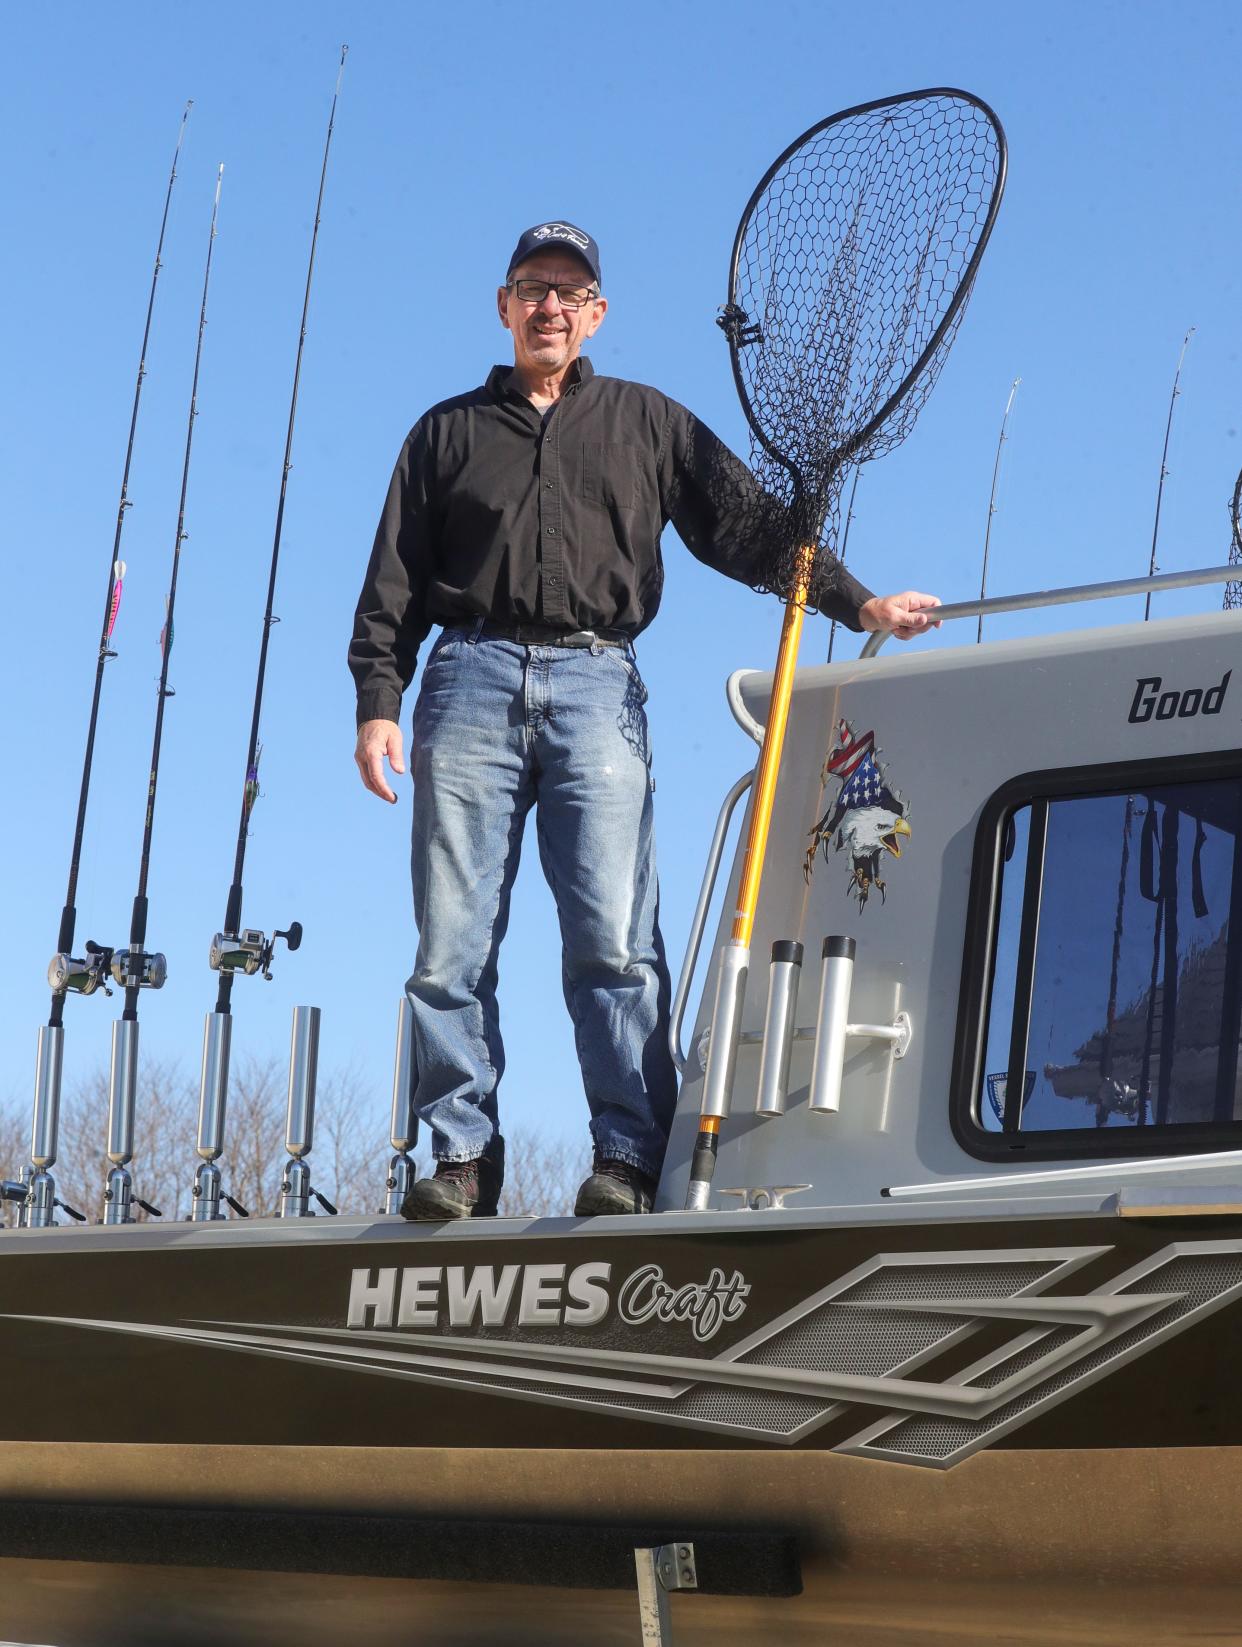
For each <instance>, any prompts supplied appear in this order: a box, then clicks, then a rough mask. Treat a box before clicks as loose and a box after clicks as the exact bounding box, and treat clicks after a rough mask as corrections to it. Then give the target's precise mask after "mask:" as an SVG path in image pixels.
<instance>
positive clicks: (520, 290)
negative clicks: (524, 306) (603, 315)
mask: <svg viewBox="0 0 1242 1647" xmlns="http://www.w3.org/2000/svg"><path fill="white" fill-rule="evenodd" d="M505 290H506V291H515V292H516V293H517V295H518V298H519V301H521V302H522V303H542V302H543V300H544V298H545V297H547V295H548V293H549V292H555V293H556V301H557V302H558V303H559V304H560V306H561V308H562V309H580V308H581V307H582V305H583V304H584V303H589V302H590V301H591V299H592V298H594V297H598V296H599V292H598V291H597V290H596V288H595V287H594V286H553V285H552V284H551V283H550V282H549V281H546V280H510V281H508V282H507V283H506V286H505Z"/></svg>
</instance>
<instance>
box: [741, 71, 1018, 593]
mask: <svg viewBox="0 0 1242 1647" xmlns="http://www.w3.org/2000/svg"><path fill="white" fill-rule="evenodd" d="M1004 178H1005V139H1004V134H1003V132H1002V130H1001V127H1000V123H999V121H998V120H997V118H996V116H995V115H994V114H993V113H992V111H991V110H990V109H989V108H987V106H986V105H985V104H983V103H981V102H979V101H978V100H977V99H976V98H973V97H970V96H968V95H967V94H965V93H963V92H957V91H939V90H938V91H925V92H915V93H910V94H907V95H905V96H902V97H896V98H888V99H885V100H884V101H882V102H877V103H870V104H866V105H863V106H862V107H859V108H855V109H848V110H846V111H845V112H844V113H842V114H838V115H834V116H833V117H832V118H831V119H829V120H826V121H822V122H821V123H820V124H819V125H817V126H814V127H812V129H811V130H810V131H809V132H807V133H806V134H805V135H804V136H803V137H801V138H799V139H798V141H797V142H796V143H795V144H794V145H793V146H792V147H791V148H789V149H788V150H786V152H785V153H784V154H783V155H782V156H781V158H780V159H779V160H777V161H776V163H775V164H774V165H773V166H772V167H771V169H770V170H769V171H768V173H767V175H766V176H765V177H764V179H763V180H762V182H761V183H760V184H759V187H758V188H757V189H756V190H755V192H754V194H753V195H752V197H751V200H750V203H749V204H748V206H747V208H746V211H745V212H744V213H743V216H742V221H741V224H740V225H739V228H738V232H737V239H736V241H735V244H734V249H733V263H732V268H731V270H730V277H729V302H728V304H727V305H726V306H725V308H724V309H723V310H722V312H721V315H720V325H721V326H722V327H723V329H724V331H725V334H726V336H727V337H728V339H729V347H730V353H731V356H732V362H733V373H734V378H735V380H736V383H737V388H738V394H739V395H740V397H741V401H742V406H743V409H744V411H745V413H746V417H747V420H748V422H749V423H750V426H751V430H752V437H753V438H752V442H751V466H752V468H753V470H754V472H755V474H756V476H757V478H758V479H759V481H760V483H761V485H762V487H763V490H764V492H765V494H767V497H768V498H769V499H771V500H774V501H775V503H776V505H778V507H777V508H771V507H770V506H767V513H766V515H765V518H764V520H763V522H762V532H763V541H764V544H765V550H766V553H765V563H764V567H763V571H762V575H761V577H760V578H757V579H756V580H755V584H754V586H755V587H756V588H757V589H764V590H771V591H773V592H774V593H776V594H778V595H780V596H781V597H782V599H786V600H788V599H789V598H791V596H792V595H793V593H794V591H795V590H796V589H797V588H798V587H799V582H800V577H801V576H803V575H806V574H807V573H808V572H809V574H810V577H809V581H810V591H811V594H810V600H811V603H812V604H814V603H815V597H816V592H817V588H820V587H822V585H823V582H824V579H825V578H830V577H831V574H832V572H833V571H834V570H835V565H836V563H835V561H832V560H829V559H828V558H827V557H826V556H823V555H822V554H821V551H822V550H824V549H831V548H832V547H833V545H834V544H835V541H836V535H837V520H838V510H837V505H838V501H839V498H840V492H841V487H842V484H843V481H844V479H845V476H846V474H847V473H848V471H849V468H850V466H851V465H853V464H859V463H863V462H867V461H870V460H871V459H872V458H874V457H877V456H879V455H880V454H881V453H883V452H886V451H889V450H890V449H891V448H892V447H894V446H896V445H897V444H898V443H899V442H900V441H902V440H904V438H905V437H906V435H907V434H908V433H909V431H910V429H911V427H912V426H913V424H914V421H915V418H916V417H917V416H918V413H919V410H920V408H921V407H922V405H923V402H924V401H925V400H926V398H927V396H928V394H929V393H930V392H931V389H932V386H933V384H934V383H935V381H936V378H937V376H938V375H939V373H940V369H941V367H942V366H943V364H944V360H945V357H946V355H947V354H948V351H949V347H950V345H951V344H952V341H953V337H954V334H955V333H956V330H957V326H958V323H959V322H960V320H961V317H962V313H963V307H964V304H965V301H966V298H967V295H968V294H969V290H970V285H971V281H972V279H973V277H974V273H975V270H976V268H977V266H978V262H979V258H980V256H981V255H982V252H983V248H984V245H985V244H986V242H987V238H988V235H989V233H990V231H991V227H992V223H993V220H994V218H995V215H996V211H997V208H998V206H999V204H1000V196H1001V191H1002V189H1003V187H1004ZM817 574H818V576H817Z"/></svg>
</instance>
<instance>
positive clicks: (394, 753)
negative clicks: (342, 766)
mask: <svg viewBox="0 0 1242 1647" xmlns="http://www.w3.org/2000/svg"><path fill="white" fill-rule="evenodd" d="M385 756H387V759H388V764H389V766H391V767H392V769H393V771H394V772H404V771H405V753H404V744H403V742H402V738H401V728H400V727H399V726H398V725H397V723H396V721H363V723H362V725H361V726H360V727H359V728H358V744H357V747H356V748H355V750H354V760H355V761H356V762H357V765H358V775H359V776H360V777H361V779H362V782H363V784H364V785H365V787H366V788H367V789H369V790H370V791H371V793H372V795H378V796H379V798H380V800H381V801H392V802H393V803H394V804H395V803H396V799H397V797H396V795H395V793H394V792H393V791H392V790H391V789H390V788H389V787H388V780H387V779H386V778H385V777H384V758H385Z"/></svg>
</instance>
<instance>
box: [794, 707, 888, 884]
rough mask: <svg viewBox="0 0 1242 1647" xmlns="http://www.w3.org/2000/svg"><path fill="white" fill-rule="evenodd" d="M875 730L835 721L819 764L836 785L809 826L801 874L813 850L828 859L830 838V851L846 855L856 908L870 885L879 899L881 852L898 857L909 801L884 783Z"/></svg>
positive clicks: (811, 863)
mask: <svg viewBox="0 0 1242 1647" xmlns="http://www.w3.org/2000/svg"><path fill="white" fill-rule="evenodd" d="M879 754H880V751H879V750H878V749H877V748H876V745H875V733H874V732H864V733H863V734H862V735H861V737H860V736H858V735H857V734H856V733H855V731H854V729H853V727H852V726H851V725H850V723H849V722H848V721H838V722H837V733H836V742H835V743H834V744H833V746H832V749H831V750H830V751H829V753H828V759H827V760H826V761H825V762H824V770H823V772H822V773H821V774H820V778H821V781H822V782H823V783H824V784H827V783H828V780H829V779H830V778H835V779H836V780H837V783H838V785H839V788H838V790H837V793H836V796H835V798H834V799H833V802H832V804H831V806H829V808H828V810H827V812H825V813H824V815H823V817H822V818H821V819H820V820H819V822H818V823H817V824H816V825H815V827H814V829H812V830H811V844H810V846H809V847H807V850H806V861H805V863H804V864H803V866H802V871H803V874H804V875H805V876H806V878H807V880H808V881H809V880H810V878H811V873H812V871H813V870H814V868H815V854H816V853H817V852H819V851H822V852H823V855H824V862H825V863H827V861H828V846H829V843H830V842H831V844H832V847H833V850H834V851H836V852H841V851H843V850H844V851H846V852H848V853H849V855H850V878H849V891H850V896H851V897H853V898H857V899H858V907H859V909H860V910H862V909H865V908H866V907H867V899H868V898H869V897H870V896H871V892H872V889H873V888H874V889H875V890H876V891H877V892H878V893H879V894H880V901H881V902H883V901H884V893H885V882H884V877H883V875H882V874H881V870H882V868H883V866H884V855H885V853H888V854H889V856H891V857H893V858H900V857H901V842H902V838H903V837H905V838H907V839H908V838H909V835H910V825H909V823H908V822H907V821H906V820H907V819H908V817H909V815H910V805H909V802H908V801H907V800H906V799H905V797H904V796H903V795H902V793H901V791H900V790H899V789H897V788H896V787H895V786H894V785H893V784H892V783H891V782H890V781H889V777H888V773H887V772H886V771H885V769H884V767H883V766H882V765H881V763H880V761H879V758H878V757H879Z"/></svg>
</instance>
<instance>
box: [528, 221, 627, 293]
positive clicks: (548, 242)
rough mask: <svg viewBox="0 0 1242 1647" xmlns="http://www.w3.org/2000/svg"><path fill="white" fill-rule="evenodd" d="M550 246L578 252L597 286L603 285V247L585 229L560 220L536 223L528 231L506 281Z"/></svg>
mask: <svg viewBox="0 0 1242 1647" xmlns="http://www.w3.org/2000/svg"><path fill="white" fill-rule="evenodd" d="M549 246H566V247H568V249H569V250H570V251H571V252H576V253H577V254H578V256H579V257H580V258H581V259H582V261H583V262H584V263H585V264H586V266H587V268H588V269H590V271H591V273H592V275H593V276H594V277H595V283H596V285H597V286H600V285H603V281H602V280H601V279H600V273H599V247H598V246H597V245H596V244H595V242H594V241H593V240H592V239H591V237H590V235H589V234H588V233H587V232H586V230H585V229H579V228H575V226H574V225H573V224H572V223H563V222H560V221H559V220H557V221H554V222H551V223H536V224H535V226H534V228H533V229H527V231H526V233H525V234H524V235H523V236H522V238H521V239H520V240H519V241H518V243H517V245H516V246H515V247H514V248H513V256H512V257H511V258H510V259H509V267H508V268H507V269H506V270H505V279H506V280H508V278H509V276H510V275H511V274H512V273H513V271H514V269H516V268H517V266H518V265H519V264H520V263H525V261H526V259H527V258H528V257H533V256H534V255H535V253H536V252H542V251H544V250H546V248H547V247H549Z"/></svg>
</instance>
